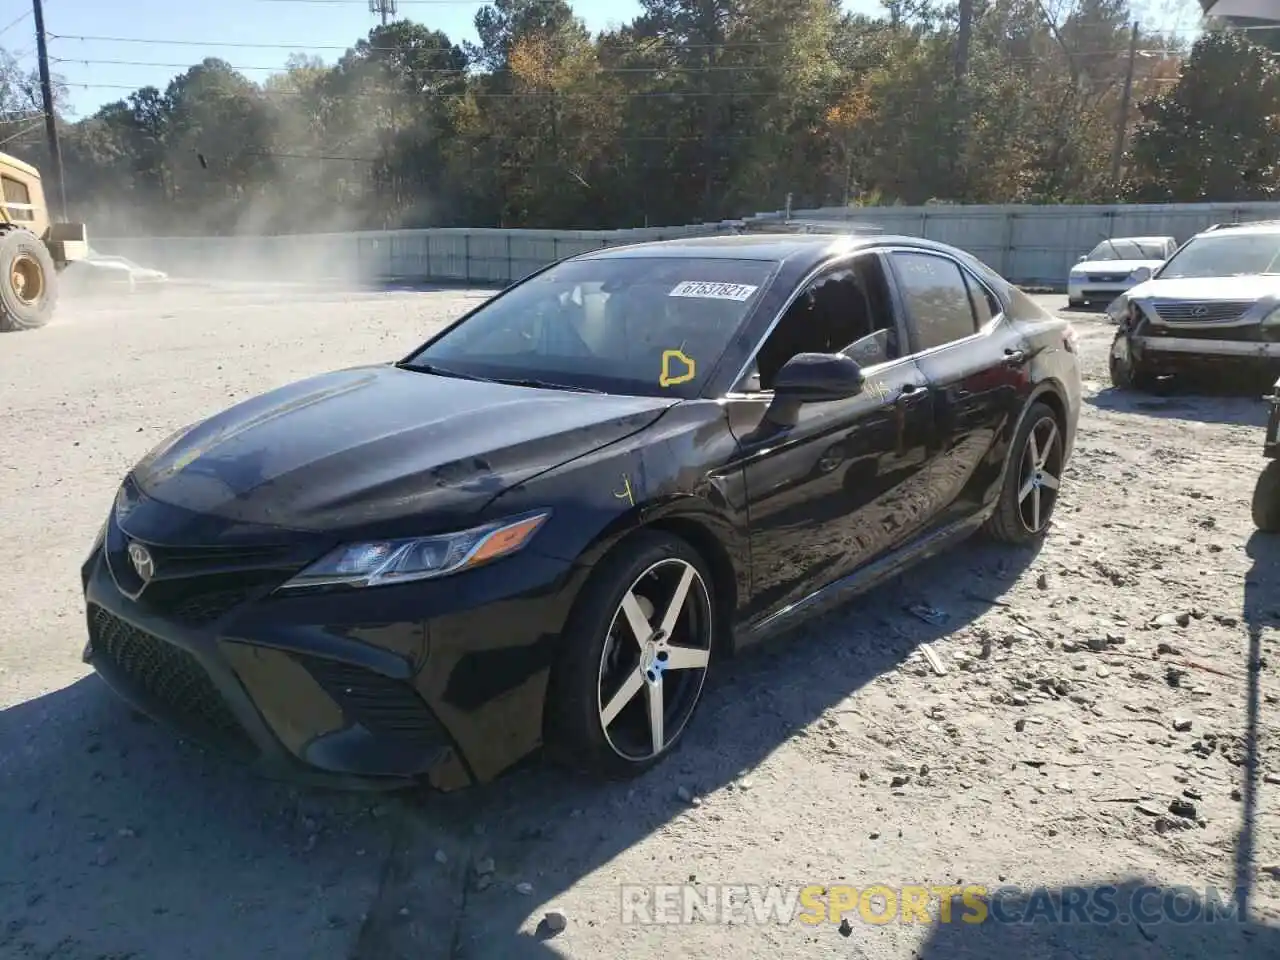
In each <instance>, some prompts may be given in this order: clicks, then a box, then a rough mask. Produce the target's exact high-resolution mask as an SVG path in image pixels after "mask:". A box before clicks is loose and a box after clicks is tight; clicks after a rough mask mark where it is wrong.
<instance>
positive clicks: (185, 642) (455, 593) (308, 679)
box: [82, 518, 584, 790]
mask: <svg viewBox="0 0 1280 960" xmlns="http://www.w3.org/2000/svg"><path fill="white" fill-rule="evenodd" d="M128 542H129V538H128V536H127V535H126V534H125V533H124V531H123V530H122V529H121V528H120V527H119V525H118V524H117V523H116V521H115V520H114V518H113V519H112V520H110V521H108V524H107V530H106V537H105V542H104V543H103V544H102V545H101V546H98V547H97V548H96V549H95V550H94V552H93V554H92V555H91V556H90V557H89V559H88V560H87V561H86V563H85V565H84V568H83V571H82V581H83V585H84V594H85V602H86V618H87V625H88V631H89V642H88V644H87V645H86V647H85V650H84V659H85V661H86V662H87V663H89V664H91V665H92V666H93V667H94V669H95V670H96V671H97V672H98V673H99V675H101V676H102V678H103V679H104V680H105V681H106V682H107V683H108V684H109V685H110V686H111V687H112V688H113V689H114V690H115V691H116V693H117V694H119V695H120V696H121V697H122V698H123V699H125V700H126V701H128V702H130V703H131V704H132V705H133V706H134V707H136V708H137V709H139V710H141V711H142V712H144V713H147V714H149V715H151V716H153V717H154V718H156V719H157V720H159V721H161V722H163V723H165V724H167V725H170V726H172V727H174V728H176V729H177V730H179V731H181V732H183V733H185V734H186V735H188V736H189V737H190V738H191V739H193V740H195V741H198V742H201V743H204V744H206V745H208V746H210V747H211V748H213V749H215V750H217V751H219V752H222V753H225V754H228V755H231V756H233V757H236V758H238V759H241V760H243V761H245V762H247V763H249V764H251V765H252V766H253V767H255V768H256V769H257V770H258V771H259V772H260V773H263V774H265V775H267V776H270V777H274V778H281V779H288V780H295V781H301V782H309V783H315V784H322V785H331V786H337V787H342V788H372V789H377V788H388V787H397V786H404V785H407V784H409V783H418V782H422V781H425V782H426V783H428V784H429V785H430V786H432V787H435V788H437V789H441V790H450V789H455V788H458V787H462V786H466V785H468V784H471V783H476V782H484V781H487V780H490V779H492V778H493V777H495V776H497V775H498V774H499V773H501V772H502V771H503V770H504V769H506V768H507V767H509V766H511V765H512V764H513V763H515V762H517V761H518V760H520V759H522V758H523V757H524V756H526V755H528V754H530V753H532V752H533V751H534V750H535V749H537V747H538V746H540V744H541V738H542V710H543V703H544V698H545V692H546V684H547V678H548V675H549V669H550V665H551V662H552V657H553V653H554V649H555V643H556V640H557V638H558V637H559V634H560V631H561V628H562V627H563V624H564V621H565V619H566V618H567V616H568V611H569V607H570V605H571V603H572V600H573V597H574V595H576V591H577V589H579V588H580V586H581V581H582V579H583V576H584V572H583V571H580V570H578V569H577V568H576V567H573V566H572V565H570V564H566V563H564V562H563V561H559V560H551V559H548V558H545V557H541V556H538V555H536V554H533V553H531V552H526V553H522V554H520V555H518V556H516V557H512V558H509V559H508V560H507V561H503V562H499V563H496V564H494V565H493V566H492V567H487V568H480V569H478V570H474V571H470V572H469V573H467V574H465V575H462V576H459V577H454V578H444V579H442V580H440V581H436V582H432V581H424V582H422V583H418V584H404V585H400V586H394V587H380V588H373V589H368V590H348V591H344V592H342V593H328V594H312V595H310V596H278V595H273V594H272V592H271V591H272V589H274V587H273V586H272V585H271V584H270V583H259V584H257V586H255V587H252V588H250V589H248V590H247V591H241V592H240V593H239V594H236V596H235V598H234V600H230V601H229V600H228V599H227V598H226V597H225V596H216V595H215V594H214V593H213V592H204V593H201V592H199V591H198V590H196V589H195V587H192V590H191V591H189V595H188V596H185V597H172V598H169V597H166V598H165V599H164V601H163V602H160V601H158V600H157V599H156V598H155V597H154V596H152V594H151V591H152V590H153V588H155V587H156V586H157V585H158V584H159V583H160V581H159V580H155V581H153V582H152V583H150V584H147V585H146V587H145V588H143V589H141V592H140V593H139V592H138V591H137V588H138V586H139V584H138V583H135V582H133V581H130V580H129V578H128V575H127V574H128V571H126V570H124V569H122V568H123V567H124V563H127V560H126V561H124V563H122V562H121V560H120V558H121V557H124V556H126V554H125V551H126V550H127V545H128ZM158 549H160V550H163V549H164V548H163V547H161V548H158ZM224 566H225V564H224ZM287 576H288V574H287V573H285V574H281V575H279V576H278V577H277V580H278V581H279V582H283V580H284V579H285V578H286V577H287ZM199 579H201V578H199V577H192V578H190V584H195V583H196V582H197V581H198V580H199ZM268 579H269V578H268ZM186 585H187V582H186V581H184V590H185V589H186ZM131 593H135V594H136V595H137V598H136V599H134V598H132V597H131V595H130V594H131ZM223 593H225V591H224V592H223Z"/></svg>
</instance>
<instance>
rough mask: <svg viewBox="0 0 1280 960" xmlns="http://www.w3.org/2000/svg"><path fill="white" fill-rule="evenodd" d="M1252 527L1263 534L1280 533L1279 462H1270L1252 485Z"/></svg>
mask: <svg viewBox="0 0 1280 960" xmlns="http://www.w3.org/2000/svg"><path fill="white" fill-rule="evenodd" d="M1253 525H1254V526H1255V527H1257V528H1258V529H1259V530H1261V531H1262V532H1263V533H1280V460H1272V461H1270V462H1269V463H1268V464H1267V465H1266V466H1265V467H1264V468H1263V469H1262V473H1261V474H1260V475H1259V476H1258V482H1257V483H1256V484H1255V485H1254V488H1253Z"/></svg>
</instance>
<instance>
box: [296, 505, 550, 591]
mask: <svg viewBox="0 0 1280 960" xmlns="http://www.w3.org/2000/svg"><path fill="white" fill-rule="evenodd" d="M549 516H550V513H549V512H548V513H534V514H524V515H522V516H519V517H512V518H508V519H506V520H498V521H496V522H494V523H487V524H485V525H484V526H480V527H473V528H472V529H470V530H463V531H461V532H459V533H446V534H440V535H439V536H434V537H414V538H412V539H407V540H373V541H369V542H367V543H348V544H344V545H343V546H341V547H338V548H337V549H336V550H333V551H331V552H330V553H329V554H327V555H326V556H324V557H322V558H321V559H319V560H317V561H316V562H315V563H313V564H312V565H311V566H309V567H307V568H306V569H305V570H303V571H302V572H301V573H300V574H298V575H297V576H296V577H294V578H293V579H292V580H290V581H289V582H288V583H286V584H285V585H284V586H283V587H281V588H280V589H281V590H294V589H298V588H300V587H325V586H348V587H378V586H383V585H385V584H391V583H407V582H409V581H411V580H429V579H433V578H435V577H444V576H448V575H449V574H452V573H459V572H461V571H463V570H470V569H471V568H472V567H477V566H480V565H481V564H483V563H488V562H490V561H491V560H497V559H499V558H500V557H506V556H510V555H511V554H513V553H515V552H517V551H518V550H521V549H522V548H523V547H524V546H525V545H526V544H527V543H528V542H529V541H530V540H531V539H533V535H534V534H535V533H536V532H537V531H538V528H539V527H541V526H542V524H543V523H544V522H545V521H546V519H547V517H549Z"/></svg>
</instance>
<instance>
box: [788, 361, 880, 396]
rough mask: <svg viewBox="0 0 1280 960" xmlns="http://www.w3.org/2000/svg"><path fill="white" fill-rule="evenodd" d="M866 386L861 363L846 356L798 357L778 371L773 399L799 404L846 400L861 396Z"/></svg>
mask: <svg viewBox="0 0 1280 960" xmlns="http://www.w3.org/2000/svg"><path fill="white" fill-rule="evenodd" d="M865 382H866V380H865V378H864V377H863V375H862V368H861V367H860V366H858V361H856V360H854V359H853V358H852V357H849V356H846V355H845V354H843V353H797V354H796V355H795V356H794V357H792V358H791V359H790V360H788V361H787V362H786V363H785V364H783V365H782V369H781V370H779V371H778V375H777V377H775V378H774V381H773V395H774V396H775V397H786V398H787V399H789V400H795V401H798V402H799V403H822V402H823V401H826V400H844V399H846V398H848V397H854V396H857V395H858V394H859V393H861V392H862V388H863V386H864V384H865Z"/></svg>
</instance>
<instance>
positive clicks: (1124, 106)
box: [1111, 20, 1138, 183]
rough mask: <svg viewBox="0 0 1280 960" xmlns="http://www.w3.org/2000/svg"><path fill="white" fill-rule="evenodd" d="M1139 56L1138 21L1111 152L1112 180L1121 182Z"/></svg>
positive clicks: (1130, 48) (1135, 24)
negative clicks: (1121, 164)
mask: <svg viewBox="0 0 1280 960" xmlns="http://www.w3.org/2000/svg"><path fill="white" fill-rule="evenodd" d="M1137 56H1138V21H1137V20H1135V21H1133V28H1132V29H1131V30H1130V31H1129V66H1128V69H1127V70H1125V74H1124V92H1123V93H1121V94H1120V113H1119V116H1117V117H1116V145H1115V149H1114V150H1112V152H1111V182H1112V183H1119V182H1120V162H1121V161H1122V160H1123V159H1124V134H1125V128H1126V127H1127V126H1128V125H1129V98H1130V97H1131V96H1132V95H1133V64H1134V60H1135V59H1136V58H1137Z"/></svg>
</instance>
